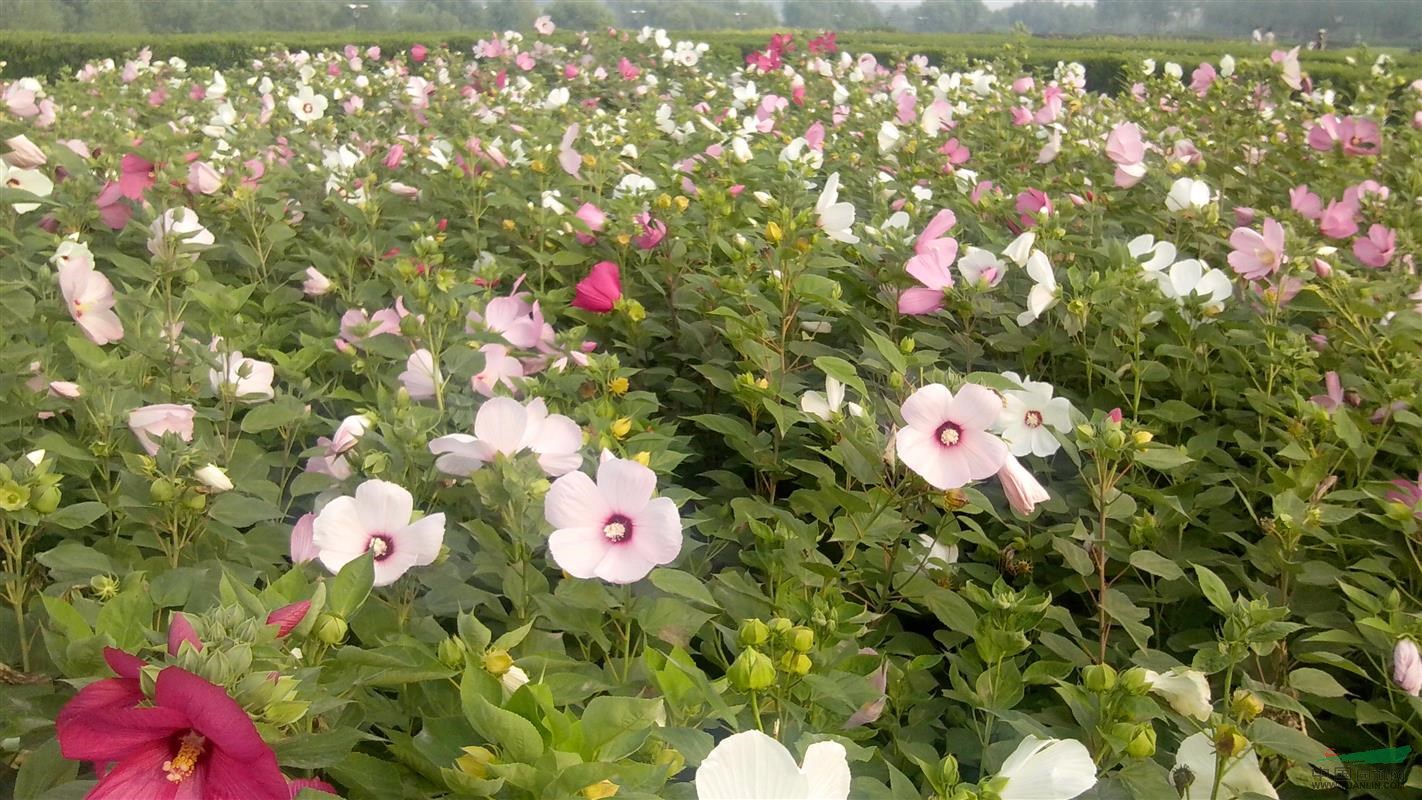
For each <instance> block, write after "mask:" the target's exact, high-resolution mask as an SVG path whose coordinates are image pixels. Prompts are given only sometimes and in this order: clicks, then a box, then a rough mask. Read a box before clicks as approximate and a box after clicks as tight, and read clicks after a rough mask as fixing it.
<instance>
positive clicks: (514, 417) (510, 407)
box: [474, 397, 528, 456]
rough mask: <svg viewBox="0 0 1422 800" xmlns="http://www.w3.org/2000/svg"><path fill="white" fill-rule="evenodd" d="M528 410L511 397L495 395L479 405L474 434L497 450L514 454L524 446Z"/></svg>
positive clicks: (505, 453) (506, 453)
mask: <svg viewBox="0 0 1422 800" xmlns="http://www.w3.org/2000/svg"><path fill="white" fill-rule="evenodd" d="M527 424H528V412H527V411H526V410H525V409H524V407H523V404H522V403H520V402H519V401H517V400H514V399H512V398H509V397H494V398H490V399H489V400H487V401H485V403H484V405H482V406H480V407H479V413H478V415H477V416H475V418H474V435H475V436H476V437H477V438H478V439H479V441H481V442H484V443H486V444H488V445H489V446H490V447H492V448H493V449H494V450H495V451H496V452H499V453H503V454H504V455H510V456H511V455H513V454H514V453H517V452H518V451H519V448H521V447H522V446H523V434H524V428H525V427H526V426H527Z"/></svg>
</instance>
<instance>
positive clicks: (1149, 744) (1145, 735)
mask: <svg viewBox="0 0 1422 800" xmlns="http://www.w3.org/2000/svg"><path fill="white" fill-rule="evenodd" d="M1126 755H1128V756H1130V757H1131V758H1150V757H1151V756H1153V755H1155V728H1154V727H1152V726H1151V724H1150V723H1149V722H1146V723H1143V724H1142V725H1141V726H1140V727H1139V728H1138V729H1137V730H1136V734H1135V736H1133V737H1131V741H1130V744H1127V745H1126Z"/></svg>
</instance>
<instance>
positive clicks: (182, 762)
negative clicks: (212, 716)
mask: <svg viewBox="0 0 1422 800" xmlns="http://www.w3.org/2000/svg"><path fill="white" fill-rule="evenodd" d="M182 741H183V743H182V746H180V747H179V748H178V754H177V755H175V756H173V758H172V760H171V761H164V762H163V771H164V772H165V773H167V774H168V780H170V781H172V782H173V783H182V782H183V781H185V780H187V779H188V777H189V776H191V775H192V774H193V770H194V769H196V768H197V760H198V756H200V755H202V746H203V744H204V743H205V742H206V741H207V740H206V739H204V738H202V737H201V736H199V735H198V734H196V733H186V734H184V735H183V740H182Z"/></svg>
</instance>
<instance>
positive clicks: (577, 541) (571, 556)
mask: <svg viewBox="0 0 1422 800" xmlns="http://www.w3.org/2000/svg"><path fill="white" fill-rule="evenodd" d="M572 474H573V475H582V473H581V472H574V473H572ZM584 477H586V476H584ZM560 480H561V479H560ZM550 494H551V492H550ZM612 548H613V544H612V542H610V541H608V540H607V537H606V536H604V535H603V533H602V529H601V528H591V527H585V528H560V529H558V530H556V531H553V533H552V535H550V536H549V537H548V555H549V556H551V557H552V558H553V563H555V564H557V565H558V567H559V569H561V570H563V571H564V572H566V573H568V574H569V575H572V576H573V577H574V578H592V577H595V574H596V570H597V566H598V564H599V563H601V562H602V559H603V557H604V556H606V555H607V552H608V551H609V550H611V549H612Z"/></svg>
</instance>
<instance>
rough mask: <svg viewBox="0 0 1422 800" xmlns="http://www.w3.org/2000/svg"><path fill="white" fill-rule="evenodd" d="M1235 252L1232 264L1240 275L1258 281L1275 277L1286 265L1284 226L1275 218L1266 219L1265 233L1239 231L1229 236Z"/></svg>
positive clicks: (1238, 229)
mask: <svg viewBox="0 0 1422 800" xmlns="http://www.w3.org/2000/svg"><path fill="white" fill-rule="evenodd" d="M1229 245H1230V247H1233V248H1234V252H1232V253H1230V254H1229V265H1230V266H1231V267H1233V268H1234V271H1235V272H1236V273H1238V274H1239V275H1241V276H1243V277H1245V278H1247V279H1249V280H1251V281H1257V280H1259V279H1261V278H1267V277H1268V276H1270V275H1272V274H1274V273H1275V272H1276V271H1277V270H1278V269H1279V266H1280V265H1281V264H1283V263H1284V226H1282V225H1280V224H1279V223H1278V222H1277V221H1275V220H1274V219H1273V218H1272V217H1271V218H1269V219H1266V220H1264V233H1263V234H1260V233H1257V232H1255V231H1253V230H1250V229H1249V228H1235V229H1234V232H1233V233H1231V234H1230V236H1229Z"/></svg>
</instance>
